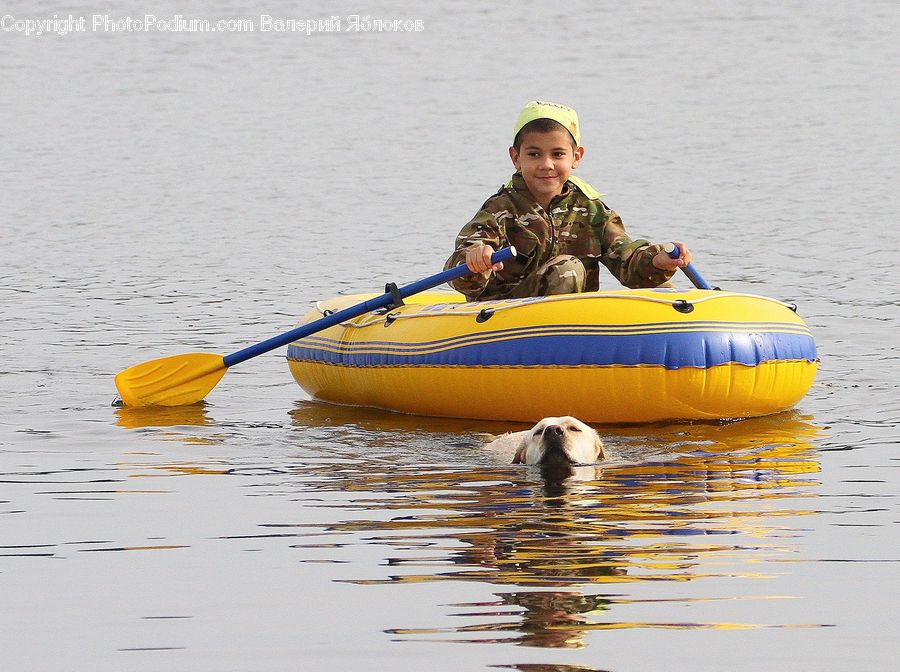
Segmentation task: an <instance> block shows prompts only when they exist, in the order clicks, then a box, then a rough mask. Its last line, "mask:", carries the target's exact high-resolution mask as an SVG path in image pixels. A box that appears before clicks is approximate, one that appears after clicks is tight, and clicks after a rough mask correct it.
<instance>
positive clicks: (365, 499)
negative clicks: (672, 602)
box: [297, 413, 820, 647]
mask: <svg viewBox="0 0 900 672" xmlns="http://www.w3.org/2000/svg"><path fill="white" fill-rule="evenodd" d="M389 415H391V421H392V422H407V420H406V418H405V416H399V418H403V420H400V419H399V418H397V417H395V416H393V414H389ZM379 421H384V419H383V418H382V419H381V420H379ZM409 421H410V422H417V420H415V419H410V420H409ZM418 421H421V420H418ZM604 431H605V433H606V434H607V435H613V434H618V436H612V437H611V439H610V441H611V442H612V440H613V439H615V443H616V445H617V446H620V447H621V448H622V450H623V452H628V450H629V449H630V450H631V451H632V452H633V453H636V452H637V448H638V446H639V445H643V447H644V450H645V451H646V454H654V455H657V456H659V455H660V454H665V455H666V456H667V457H665V458H664V459H658V460H657V461H650V462H631V463H627V462H625V463H619V464H605V465H603V467H602V468H601V467H587V468H581V467H579V468H575V469H573V470H571V471H570V470H564V471H563V472H559V471H548V470H543V471H542V470H540V469H537V468H524V467H522V468H520V467H512V466H509V467H493V468H490V469H486V470H472V469H470V468H466V469H459V468H428V469H423V468H421V467H413V466H397V465H394V466H393V467H392V468H390V469H385V468H384V467H382V466H381V465H376V466H374V467H373V466H372V465H360V464H354V465H347V466H346V467H342V466H339V465H338V466H336V465H333V464H332V465H329V466H328V467H327V474H326V473H325V472H326V469H324V468H323V472H322V473H320V474H318V476H319V480H318V481H317V482H314V483H310V484H309V485H310V487H311V488H312V489H313V490H316V489H320V490H327V491H330V492H343V493H345V496H346V497H347V498H348V499H347V501H346V503H345V504H344V506H343V508H345V509H347V510H350V511H352V512H353V516H352V517H353V518H354V519H352V520H340V521H335V522H334V523H332V524H331V525H329V526H328V527H327V530H328V531H327V533H326V534H327V535H332V534H334V535H341V536H342V537H343V539H342V540H343V541H344V542H345V543H346V540H347V539H346V536H347V535H353V536H355V537H356V538H358V539H360V542H359V543H365V544H378V545H383V546H386V547H387V548H389V549H391V550H389V551H387V554H386V557H385V558H384V561H385V565H386V566H387V567H389V568H390V571H389V576H387V577H385V578H375V579H348V581H349V582H351V583H356V584H364V585H371V584H392V583H404V584H409V583H421V582H429V581H479V582H487V583H490V584H493V585H497V586H501V585H509V586H517V587H521V588H526V589H527V590H522V591H514V592H504V593H501V594H500V598H501V602H500V603H499V605H498V606H502V607H505V608H503V609H499V610H497V611H496V612H491V613H496V615H497V616H498V617H506V618H505V619H504V620H499V621H498V622H496V623H484V622H483V621H484V616H485V614H484V613H480V612H479V613H473V614H470V615H471V616H477V617H478V620H479V623H478V624H477V625H472V626H460V627H456V628H445V629H437V630H436V629H430V628H423V629H408V628H407V629H395V630H392V631H391V632H392V633H394V634H396V635H400V636H404V637H410V636H416V637H417V641H419V639H420V638H421V637H423V636H424V637H425V638H428V636H429V635H438V634H439V635H440V636H441V639H442V641H446V638H447V637H448V636H450V637H451V638H453V637H454V636H455V637H456V639H455V640H454V641H457V640H461V641H479V642H483V641H513V642H515V643H519V644H522V645H528V646H541V647H578V646H582V645H583V638H584V635H585V633H587V632H590V631H592V630H596V629H611V628H626V627H655V628H755V627H798V624H772V623H769V624H753V623H725V622H719V621H709V622H680V621H658V620H653V619H648V620H647V621H641V622H624V621H615V620H604V621H602V622H601V621H598V620H597V618H598V616H602V617H603V618H607V617H608V616H609V615H610V612H609V611H608V610H609V607H610V605H614V604H616V603H620V602H622V601H623V599H622V596H621V595H615V594H607V593H606V591H605V590H604V586H609V585H610V584H618V585H621V584H627V583H635V582H689V581H696V580H700V579H710V578H716V579H751V578H765V576H766V575H765V573H764V569H765V563H766V561H768V560H772V559H777V558H780V557H782V556H784V554H786V553H790V552H792V551H793V546H792V542H791V537H792V534H793V531H792V530H791V524H792V521H793V519H794V518H795V517H797V516H803V515H806V514H809V513H813V512H814V509H813V508H812V507H810V506H809V501H808V500H809V499H810V498H813V497H815V492H816V489H817V487H818V482H817V480H816V474H817V472H818V471H819V463H818V458H817V454H816V451H815V447H814V443H813V442H814V440H815V439H816V437H817V436H818V435H819V433H820V428H819V427H817V426H816V425H814V424H813V423H812V422H811V421H810V419H809V418H804V417H803V416H800V415H798V414H796V413H789V414H781V415H778V416H771V417H767V418H756V419H752V420H747V421H743V422H735V423H729V424H691V425H671V426H659V427H655V428H652V429H651V431H652V434H648V429H647V428H646V427H644V428H640V427H633V428H629V427H626V428H609V429H608V431H606V430H604ZM311 475H312V474H311ZM355 492H358V493H360V497H359V499H356V498H354V493H355ZM373 495H374V496H373ZM804 504H806V506H804ZM367 510H370V511H373V512H375V511H377V512H378V514H379V515H378V516H377V517H375V518H372V519H365V518H363V519H359V516H360V514H361V513H364V512H365V511H367ZM391 511H396V516H395V517H393V518H390V519H389V520H384V519H383V518H384V516H385V514H389V513H390V512H391ZM303 547H304V545H303V544H299V545H298V546H297V548H303ZM310 547H311V548H312V547H313V546H310ZM716 585H719V586H721V585H723V584H722V583H721V582H716ZM585 586H589V587H590V588H585ZM576 587H578V590H573V589H574V588H576ZM536 589H538V590H536ZM547 589H552V590H547ZM561 589H563V590H561ZM607 590H608V589H607ZM778 597H779V598H780V597H781V596H778ZM705 599H732V600H733V599H744V598H743V597H742V596H737V595H730V594H729V595H723V596H721V597H720V598H705ZM752 599H775V597H774V596H759V595H756V596H754V597H753V598H752ZM667 600H668V597H661V598H658V599H656V600H645V601H648V602H649V601H653V602H658V601H667ZM677 600H679V601H692V599H691V598H689V597H680V598H677ZM632 602H633V601H632ZM461 606H467V607H472V606H477V605H461ZM512 607H516V609H512ZM465 615H466V614H463V616H465ZM510 619H512V621H510ZM472 632H478V633H480V634H479V636H478V637H477V638H475V639H471V640H470V639H469V638H468V637H467V633H472ZM486 634H492V635H497V636H496V637H494V636H491V637H487V638H485V635H486ZM501 634H502V636H500V635H501Z"/></svg>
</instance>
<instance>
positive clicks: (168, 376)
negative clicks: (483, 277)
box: [116, 247, 516, 406]
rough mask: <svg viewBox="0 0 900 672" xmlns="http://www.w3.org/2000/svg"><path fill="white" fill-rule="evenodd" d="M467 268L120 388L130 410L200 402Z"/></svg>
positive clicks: (502, 257) (174, 364)
mask: <svg viewBox="0 0 900 672" xmlns="http://www.w3.org/2000/svg"><path fill="white" fill-rule="evenodd" d="M515 256H516V249H515V248H514V247H505V248H503V249H502V250H499V251H498V252H494V254H493V255H492V256H491V263H494V264H496V263H500V262H503V261H509V260H511V259H513V258H514V257H515ZM469 273H470V271H469V269H468V268H467V267H466V265H465V264H460V265H459V266H457V267H456V268H451V269H450V270H448V271H443V272H442V273H437V274H436V275H432V276H431V277H429V278H425V279H424V280H419V281H418V282H414V283H412V284H411V285H406V286H405V287H400V288H398V287H397V286H396V285H394V286H391V285H388V287H389V288H390V290H391V291H385V293H384V294H383V295H381V296H379V297H376V298H374V299H369V300H368V301H363V302H362V303H358V304H356V305H354V306H350V307H349V308H344V309H343V310H339V311H338V312H336V313H331V314H330V315H326V316H325V317H323V318H322V319H319V320H316V321H315V322H309V323H307V324H302V325H300V326H299V327H296V328H294V329H291V330H290V331H287V332H285V333H283V334H281V335H279V336H273V337H272V338H269V339H267V340H265V341H262V342H261V343H257V344H256V345H251V346H249V347H247V348H244V349H243V350H238V351H237V352H235V353H232V354H230V355H226V356H225V357H223V356H222V355H214V354H209V353H201V352H192V353H188V354H184V355H174V356H173V357H161V358H159V359H152V360H150V361H149V362H144V363H142V364H136V365H134V366H132V367H130V368H127V369H125V370H124V371H122V372H120V373H119V374H118V375H117V376H116V388H118V390H119V396H121V397H122V401H123V402H124V403H125V405H126V406H183V405H186V404H193V403H194V402H197V401H200V400H201V399H203V397H205V396H206V395H207V394H209V392H210V391H211V390H212V389H213V388H214V387H215V386H216V384H217V383H218V382H219V381H220V380H221V379H222V376H224V375H225V371H226V370H227V369H228V368H229V367H232V366H234V365H235V364H240V363H241V362H244V361H247V360H248V359H250V358H252V357H256V356H257V355H262V354H264V353H266V352H269V351H270V350H274V349H275V348H280V347H281V346H282V345H287V344H288V343H291V342H293V341H296V340H297V339H298V338H303V337H305V336H309V335H310V334H315V333H316V332H318V331H322V330H323V329H327V328H328V327H331V326H334V325H336V324H340V323H341V322H343V321H345V320H350V319H353V318H354V317H359V316H360V315H365V314H366V313H370V312H372V311H373V310H378V309H379V308H385V307H387V306H390V305H396V302H397V301H398V299H405V298H406V297H408V296H412V295H413V294H418V293H419V292H423V291H425V290H426V289H431V288H433V287H437V286H438V285H442V284H444V283H445V282H449V281H451V280H455V279H456V278H461V277H463V276H466V275H469Z"/></svg>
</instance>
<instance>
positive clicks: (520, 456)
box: [512, 439, 525, 464]
mask: <svg viewBox="0 0 900 672" xmlns="http://www.w3.org/2000/svg"><path fill="white" fill-rule="evenodd" d="M512 463H513V464H525V439H522V441H521V442H520V443H519V447H518V448H516V454H515V456H514V457H513V461H512Z"/></svg>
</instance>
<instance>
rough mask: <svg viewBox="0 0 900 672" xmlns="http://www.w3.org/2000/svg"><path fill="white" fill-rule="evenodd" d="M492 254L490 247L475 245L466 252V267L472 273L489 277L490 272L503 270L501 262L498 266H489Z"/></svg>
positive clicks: (492, 250)
mask: <svg viewBox="0 0 900 672" xmlns="http://www.w3.org/2000/svg"><path fill="white" fill-rule="evenodd" d="M492 254H494V248H493V247H491V246H490V245H476V246H474V247H470V248H469V249H468V250H466V266H468V267H469V270H470V271H472V272H473V273H485V274H488V275H490V273H491V271H499V270H500V269H502V268H503V262H500V263H499V264H491V255H492Z"/></svg>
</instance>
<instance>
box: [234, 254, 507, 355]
mask: <svg viewBox="0 0 900 672" xmlns="http://www.w3.org/2000/svg"><path fill="white" fill-rule="evenodd" d="M515 256H516V248H514V247H504V248H503V249H502V250H499V251H497V252H494V254H493V255H491V263H492V264H499V263H501V262H504V261H510V260H512V259H513V258H515ZM470 273H471V271H470V270H469V268H468V267H467V266H466V265H465V264H460V265H459V266H457V267H456V268H451V269H450V270H447V271H443V272H441V273H437V274H435V275H432V276H431V277H429V278H425V279H423V280H419V281H418V282H414V283H412V284H410V285H406V286H405V287H400V288H399V292H400V298H401V299H405V298H406V297H408V296H412V295H413V294H418V293H419V292H424V291H425V290H426V289H432V288H434V287H437V286H438V285H443V284H444V283H445V282H450V281H451V280H456V279H457V278H461V277H463V276H466V275H469V274H470ZM393 299H394V296H393V295H392V294H391V293H390V292H385V293H384V294H382V295H381V296H379V297H376V298H374V299H369V300H368V301H363V302H362V303H357V304H356V305H354V306H350V307H349V308H344V309H343V310H339V311H338V312H336V313H332V314H331V315H327V316H325V317H323V318H322V319H320V320H316V321H315V322H309V323H307V324H301V325H300V326H299V327H296V328H295V329H291V330H290V331H287V332H285V333H283V334H280V335H278V336H273V337H272V338H269V339H267V340H265V341H262V342H261V343H257V344H256V345H251V346H249V347H246V348H244V349H243V350H238V351H237V352H234V353H232V354H230V355H226V356H225V357H224V358H223V361H224V363H225V366H226V367H229V366H234V365H235V364H240V363H241V362H245V361H247V360H248V359H250V358H251V357H256V356H257V355H262V354H264V353H266V352H269V351H270V350H274V349H275V348H280V347H281V346H283V345H287V344H288V343H293V342H294V341H296V340H297V339H298V338H304V337H305V336H310V335H311V334H315V333H316V332H318V331H322V330H323V329H327V328H328V327H333V326H334V325H336V324H340V323H341V322H343V321H345V320H352V319H353V318H354V317H359V316H360V315H365V314H366V313H371V312H372V311H373V310H378V309H379V308H384V307H385V306H388V305H390V304H391V302H392V301H393Z"/></svg>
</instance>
